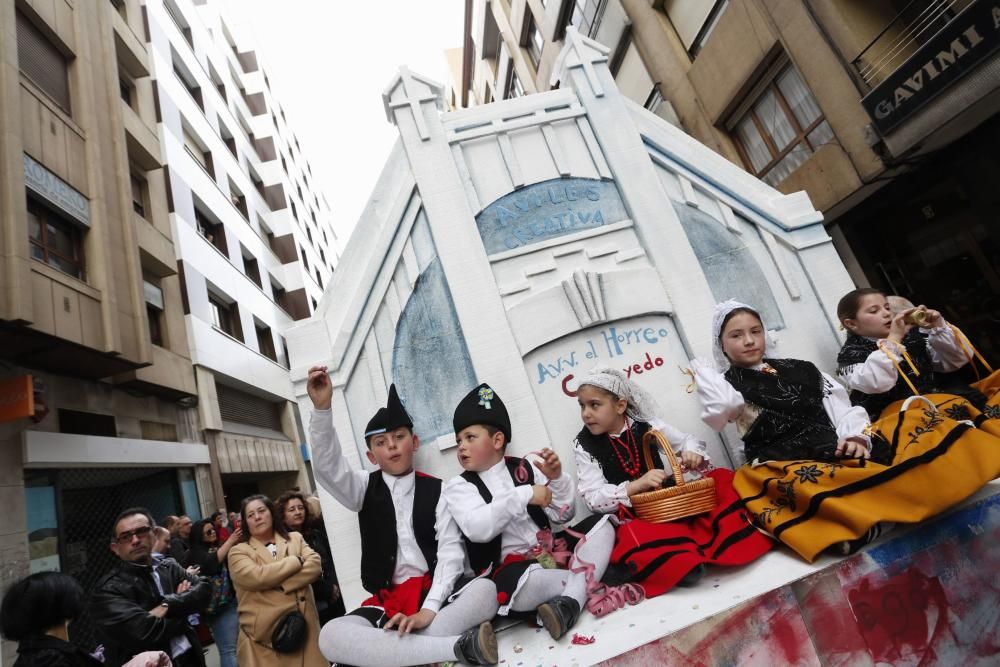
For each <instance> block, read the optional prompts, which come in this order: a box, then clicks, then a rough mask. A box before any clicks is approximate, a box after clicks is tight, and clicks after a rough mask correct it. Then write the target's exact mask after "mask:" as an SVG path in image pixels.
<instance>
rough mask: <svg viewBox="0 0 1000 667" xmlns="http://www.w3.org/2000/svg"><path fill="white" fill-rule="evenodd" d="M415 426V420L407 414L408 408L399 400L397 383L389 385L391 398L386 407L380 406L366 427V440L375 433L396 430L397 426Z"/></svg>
mask: <svg viewBox="0 0 1000 667" xmlns="http://www.w3.org/2000/svg"><path fill="white" fill-rule="evenodd" d="M404 426H405V427H406V428H413V420H411V419H410V415H408V414H406V408H404V407H403V403H402V401H400V400H399V394H398V393H396V385H395V384H392V385H389V400H388V402H387V405H386V406H385V407H384V408H379V409H378V412H376V413H375V416H374V417H372V418H371V420H370V421H369V422H368V426H366V427H365V440H368V438H370V437H372V436H373V435H379V434H380V433H387V432H389V431H394V430H396V429H397V428H402V427H404Z"/></svg>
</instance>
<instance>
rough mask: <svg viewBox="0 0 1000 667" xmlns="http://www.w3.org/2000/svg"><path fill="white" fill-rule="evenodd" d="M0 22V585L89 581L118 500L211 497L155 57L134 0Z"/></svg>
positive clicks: (188, 508)
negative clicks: (0, 506)
mask: <svg viewBox="0 0 1000 667" xmlns="http://www.w3.org/2000/svg"><path fill="white" fill-rule="evenodd" d="M0 25H3V26H4V28H5V29H4V30H3V31H0V54H2V55H0V64H2V67H0V192H2V194H0V230H2V231H0V276H2V277H0V445H2V446H0V470H2V471H3V472H2V478H0V494H2V497H3V498H4V507H5V511H4V512H3V514H2V517H0V549H2V552H3V554H4V563H5V567H4V569H3V573H2V575H0V579H2V581H0V586H6V585H8V584H9V583H11V582H12V581H13V580H14V579H17V578H20V577H22V576H24V575H26V574H28V573H29V572H33V571H40V570H48V569H57V570H61V571H63V572H68V573H71V574H74V575H76V576H78V577H79V578H80V579H81V581H82V582H83V583H84V584H90V583H92V582H93V581H94V580H95V579H96V577H97V576H99V575H100V574H101V573H102V572H103V571H105V570H106V569H107V567H108V566H109V565H110V562H111V559H112V556H111V554H110V552H109V550H108V530H109V526H110V523H111V520H112V518H113V517H114V516H115V514H116V513H117V512H118V511H120V509H122V507H123V506H126V505H134V504H143V505H146V506H148V507H149V508H150V509H151V510H152V511H153V512H154V513H157V514H158V515H162V514H168V513H181V512H186V513H189V514H191V515H194V516H200V515H202V514H203V513H205V512H207V511H208V510H209V508H211V507H213V506H214V505H215V503H216V499H215V498H214V497H213V494H212V485H211V483H210V466H209V464H210V452H209V449H208V447H206V446H205V445H204V444H202V439H201V436H200V434H199V433H198V429H197V415H196V411H195V408H194V405H195V403H196V401H197V395H198V390H197V387H196V383H195V376H194V373H193V371H192V367H191V358H190V352H189V338H188V333H187V330H186V327H185V324H184V313H183V292H182V286H181V278H180V275H179V273H178V269H177V261H176V247H175V239H174V235H173V230H172V225H171V221H170V219H169V216H168V215H167V199H168V196H169V195H168V193H169V188H168V184H167V180H166V177H165V175H166V170H165V169H164V165H163V160H162V158H161V155H162V146H161V142H160V138H159V136H158V133H157V120H156V112H155V108H156V102H155V92H154V84H153V80H152V56H151V53H150V50H149V48H148V46H147V43H146V38H145V28H144V25H143V12H142V7H141V6H140V3H139V2H138V0H116V1H114V2H86V3H79V2H77V3H69V2H64V1H62V0H60V1H58V2H51V1H49V2H37V1H34V0H24V1H21V0H18V1H17V2H4V3H0ZM81 631H82V632H86V629H83V630H81ZM11 649H12V647H11V646H10V645H9V644H5V645H4V659H5V660H9V661H10V662H13V654H12V653H11Z"/></svg>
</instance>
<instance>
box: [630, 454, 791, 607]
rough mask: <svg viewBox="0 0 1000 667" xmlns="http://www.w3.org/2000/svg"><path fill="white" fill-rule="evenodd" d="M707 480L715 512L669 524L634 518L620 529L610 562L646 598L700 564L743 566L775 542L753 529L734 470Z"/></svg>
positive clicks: (714, 472) (663, 590)
mask: <svg viewBox="0 0 1000 667" xmlns="http://www.w3.org/2000/svg"><path fill="white" fill-rule="evenodd" d="M706 476H707V477H712V478H714V479H715V509H713V510H712V511H711V512H708V513H706V514H699V515H698V516H695V517H690V518H687V519H679V520H677V521H671V522H668V523H649V522H648V521H643V520H642V519H632V520H631V521H627V522H625V523H623V524H622V525H620V526H618V531H617V536H616V539H615V548H614V550H613V551H612V552H611V563H612V564H613V565H614V566H616V569H618V570H621V569H625V570H626V571H627V572H628V579H629V581H631V582H633V583H636V584H638V585H640V586H642V588H643V590H644V591H645V593H646V597H653V596H654V595H660V594H661V593H666V592H667V591H669V590H670V589H671V588H673V587H674V586H676V585H677V582H679V581H680V580H681V579H683V578H684V576H685V575H686V574H688V573H689V572H690V571H691V570H693V569H694V568H696V567H697V566H698V565H701V564H703V563H713V564H716V565H727V566H734V565H745V564H747V563H750V562H752V561H754V560H756V559H758V558H760V557H761V556H763V555H764V554H765V553H767V552H768V551H769V550H770V549H771V546H772V545H773V544H774V541H773V540H772V539H771V538H770V537H768V536H767V535H765V534H763V533H761V532H760V531H759V530H757V529H756V528H755V527H754V526H753V523H752V521H751V518H750V515H749V514H748V513H747V511H746V509H745V508H744V506H743V501H742V500H740V497H739V496H738V495H737V494H736V491H734V490H733V473H732V471H730V470H725V469H722V468H717V469H715V470H712V471H711V472H708V473H706Z"/></svg>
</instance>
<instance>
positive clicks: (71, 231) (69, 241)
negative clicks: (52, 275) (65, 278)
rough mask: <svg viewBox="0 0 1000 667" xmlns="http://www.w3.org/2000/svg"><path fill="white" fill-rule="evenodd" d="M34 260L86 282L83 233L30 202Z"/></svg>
mask: <svg viewBox="0 0 1000 667" xmlns="http://www.w3.org/2000/svg"><path fill="white" fill-rule="evenodd" d="M28 239H29V245H30V246H31V256H32V257H33V258H34V259H37V260H38V261H40V262H44V263H45V264H48V265H49V266H52V267H55V268H57V269H59V270H60V271H62V272H63V273H66V274H68V275H71V276H73V277H74V278H79V279H80V280H83V276H84V273H83V231H82V230H81V229H80V227H79V226H77V225H75V224H73V223H72V222H70V221H68V220H65V219H63V218H61V217H59V216H58V215H56V214H55V213H53V212H52V211H50V210H49V209H47V208H45V207H43V206H42V205H40V204H38V203H36V202H35V201H33V200H31V199H29V200H28Z"/></svg>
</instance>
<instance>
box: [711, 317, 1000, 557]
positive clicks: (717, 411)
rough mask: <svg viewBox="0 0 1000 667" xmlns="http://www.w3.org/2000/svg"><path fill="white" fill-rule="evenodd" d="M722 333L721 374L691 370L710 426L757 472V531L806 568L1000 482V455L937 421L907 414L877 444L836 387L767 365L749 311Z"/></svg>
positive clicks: (964, 428) (752, 499)
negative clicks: (733, 436) (725, 433)
mask: <svg viewBox="0 0 1000 667" xmlns="http://www.w3.org/2000/svg"><path fill="white" fill-rule="evenodd" d="M713 324H714V328H713V338H714V350H715V353H716V354H715V357H716V360H715V364H713V363H711V362H705V361H700V360H694V361H692V362H691V368H692V370H693V371H694V374H695V380H696V383H697V389H698V396H699V398H700V399H701V401H702V418H703V419H704V421H705V422H706V423H708V424H709V425H710V426H712V427H713V428H714V429H715V430H717V431H721V430H722V429H723V428H724V427H725V425H726V424H727V423H730V422H734V423H735V424H736V427H737V431H738V432H739V434H740V436H741V437H742V438H743V442H744V446H745V452H746V457H747V464H746V465H744V466H742V467H741V468H740V469H739V470H737V471H736V476H735V478H734V480H733V486H734V487H735V489H736V491H737V493H738V494H739V495H740V497H741V498H743V500H744V501H745V502H746V505H747V508H748V509H749V510H750V512H751V513H752V514H753V516H754V520H755V522H756V524H757V525H758V526H759V527H761V528H762V529H764V530H767V531H768V532H769V533H771V534H772V535H774V537H776V538H778V539H780V540H781V541H782V542H784V543H786V544H787V545H788V546H790V547H791V548H792V549H794V550H795V551H796V552H797V553H798V554H799V555H800V556H802V557H803V558H805V559H806V560H808V561H812V560H813V559H815V558H816V556H817V555H819V554H820V553H821V552H822V551H824V550H825V549H827V548H830V547H834V550H835V551H837V552H840V553H850V552H851V551H853V550H855V549H857V548H859V547H860V546H862V545H863V544H865V543H867V542H869V541H871V540H872V539H874V538H875V537H877V536H878V535H879V534H880V532H883V530H884V529H885V528H887V527H888V526H890V525H892V524H893V523H895V522H899V523H915V522H918V521H921V520H923V519H926V518H929V517H931V516H934V515H935V514H937V513H939V512H941V511H943V510H945V509H947V508H948V507H950V506H952V505H954V504H955V503H957V502H960V501H961V500H963V499H965V498H966V497H968V496H969V495H970V494H972V493H973V492H975V491H976V490H977V489H978V488H979V487H980V486H982V485H983V484H984V483H985V482H987V481H989V480H990V479H992V478H993V477H994V476H996V474H997V473H1000V452H997V451H996V450H997V449H1000V448H992V451H990V448H988V447H987V448H984V447H983V444H984V443H983V442H982V438H991V436H987V435H986V434H983V433H981V432H979V431H976V429H972V428H971V427H969V426H968V425H965V424H958V423H956V422H954V421H951V420H947V419H942V418H941V417H940V416H939V415H938V414H937V413H935V412H932V411H926V412H925V411H924V410H922V409H920V408H914V409H910V410H907V411H904V412H897V413H895V415H893V416H892V423H891V424H890V423H888V422H887V423H886V428H885V429H882V430H881V431H880V433H881V434H884V435H882V436H881V437H876V438H871V437H870V436H869V435H868V434H869V433H870V432H871V426H870V423H869V420H868V414H867V412H866V411H865V410H864V408H862V407H860V406H852V405H851V403H850V401H849V399H848V396H847V392H846V391H845V390H844V388H843V387H842V386H841V385H840V384H839V383H837V382H836V381H835V380H833V379H832V378H831V377H830V376H828V375H826V374H825V373H822V372H821V371H820V370H819V369H817V368H816V367H815V366H814V365H813V364H811V363H809V362H807V361H798V360H794V359H771V358H765V356H764V355H765V352H766V340H765V335H764V325H763V323H762V322H761V319H760V316H759V315H758V314H757V312H756V311H755V310H753V309H752V308H750V307H749V306H746V305H744V304H740V303H737V302H735V301H728V302H725V303H722V304H719V305H718V306H716V314H715V318H714V322H713ZM720 368H721V369H725V373H724V374H723V373H722V372H720ZM872 440H874V444H872ZM984 450H985V451H984ZM994 452H995V453H994Z"/></svg>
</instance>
